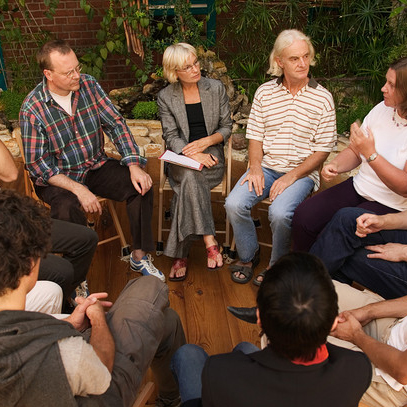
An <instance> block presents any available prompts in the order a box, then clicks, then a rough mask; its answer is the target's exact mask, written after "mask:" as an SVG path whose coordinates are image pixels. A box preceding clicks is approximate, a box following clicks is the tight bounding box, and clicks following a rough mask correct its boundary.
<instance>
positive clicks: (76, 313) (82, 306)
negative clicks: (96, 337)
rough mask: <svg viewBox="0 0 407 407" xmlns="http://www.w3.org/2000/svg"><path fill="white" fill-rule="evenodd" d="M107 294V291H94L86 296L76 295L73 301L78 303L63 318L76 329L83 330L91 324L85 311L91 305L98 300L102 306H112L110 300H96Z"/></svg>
mask: <svg viewBox="0 0 407 407" xmlns="http://www.w3.org/2000/svg"><path fill="white" fill-rule="evenodd" d="M107 296H108V294H107V293H94V294H91V295H89V296H88V297H87V298H84V297H76V298H75V301H76V302H77V303H78V305H77V307H76V308H75V309H74V310H73V312H72V314H71V315H69V316H68V317H67V318H65V321H68V322H70V323H71V324H72V325H73V327H74V328H75V329H76V330H78V331H80V332H83V331H84V330H86V329H87V328H89V327H90V326H91V324H90V319H89V318H88V316H87V313H86V311H87V309H88V308H89V307H90V306H91V305H94V304H96V303H97V302H98V303H100V305H101V306H102V307H111V306H112V303H111V302H110V301H98V300H99V299H102V298H106V297H107Z"/></svg>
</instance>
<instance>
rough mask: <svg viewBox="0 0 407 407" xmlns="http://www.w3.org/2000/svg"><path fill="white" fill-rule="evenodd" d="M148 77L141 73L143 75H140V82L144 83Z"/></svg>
mask: <svg viewBox="0 0 407 407" xmlns="http://www.w3.org/2000/svg"><path fill="white" fill-rule="evenodd" d="M147 79H148V76H147V75H146V74H143V76H142V77H141V82H142V83H144V82H146V81H147Z"/></svg>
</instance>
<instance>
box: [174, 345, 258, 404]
mask: <svg viewBox="0 0 407 407" xmlns="http://www.w3.org/2000/svg"><path fill="white" fill-rule="evenodd" d="M259 350H260V349H259V348H258V347H257V346H255V345H253V344H252V343H249V342H241V343H239V344H238V345H237V346H236V347H235V348H234V349H233V352H236V351H240V352H243V353H246V354H247V353H252V352H257V351H259ZM208 357H209V356H208V354H207V353H206V352H205V351H204V350H203V349H202V348H201V347H200V346H198V345H193V344H187V345H184V346H182V347H181V348H179V349H178V350H177V351H176V352H175V354H174V356H173V357H172V360H171V370H172V372H173V373H174V375H175V377H176V378H177V381H178V385H179V392H180V395H181V401H182V402H183V403H185V402H186V401H189V400H198V399H200V398H201V394H202V382H201V374H202V370H203V368H204V365H205V362H206V359H208ZM188 405H192V404H188ZM197 405H199V403H197Z"/></svg>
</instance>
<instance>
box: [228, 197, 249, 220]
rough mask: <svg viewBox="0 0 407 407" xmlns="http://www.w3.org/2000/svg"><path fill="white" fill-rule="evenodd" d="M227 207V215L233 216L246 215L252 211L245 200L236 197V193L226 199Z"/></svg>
mask: <svg viewBox="0 0 407 407" xmlns="http://www.w3.org/2000/svg"><path fill="white" fill-rule="evenodd" d="M225 209H226V213H227V215H228V216H229V217H230V218H231V217H234V216H242V215H246V214H247V213H248V212H250V209H249V208H248V205H246V203H245V202H244V201H243V200H239V199H236V194H235V195H233V196H231V195H229V196H228V197H227V198H226V201H225Z"/></svg>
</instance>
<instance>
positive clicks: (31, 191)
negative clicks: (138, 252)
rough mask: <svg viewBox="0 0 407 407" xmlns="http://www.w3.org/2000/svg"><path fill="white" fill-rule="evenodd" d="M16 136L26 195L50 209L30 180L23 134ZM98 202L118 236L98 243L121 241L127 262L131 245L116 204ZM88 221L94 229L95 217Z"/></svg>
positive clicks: (105, 199) (108, 201) (100, 200)
mask: <svg viewBox="0 0 407 407" xmlns="http://www.w3.org/2000/svg"><path fill="white" fill-rule="evenodd" d="M14 135H15V138H16V141H17V144H18V148H19V149H20V154H21V158H22V160H23V163H24V171H23V173H24V187H25V194H26V195H28V196H30V197H31V198H33V199H35V200H37V201H40V202H42V203H43V204H44V205H45V206H47V207H49V205H48V204H46V203H45V202H43V201H42V200H41V199H40V198H39V197H38V196H37V194H36V193H35V188H34V185H33V182H32V180H31V178H30V176H29V174H28V171H27V168H26V164H25V155H24V146H23V141H22V138H21V132H20V131H19V130H17V131H15V132H14ZM98 200H99V202H100V204H101V205H104V204H106V206H107V208H108V211H109V213H110V216H111V218H112V220H113V225H114V227H115V229H116V234H115V235H113V236H112V237H109V238H107V239H103V240H100V241H99V242H98V245H102V244H105V243H109V242H111V241H112V240H116V239H120V243H121V257H122V259H123V260H126V259H127V258H128V257H129V256H130V253H131V250H130V245H129V244H127V242H126V238H125V236H124V233H123V229H122V226H121V224H120V220H119V217H118V216H117V212H116V208H115V207H114V204H113V202H112V201H111V200H110V199H107V198H102V197H98ZM87 219H88V226H89V227H94V224H95V218H94V215H93V214H89V213H87Z"/></svg>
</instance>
